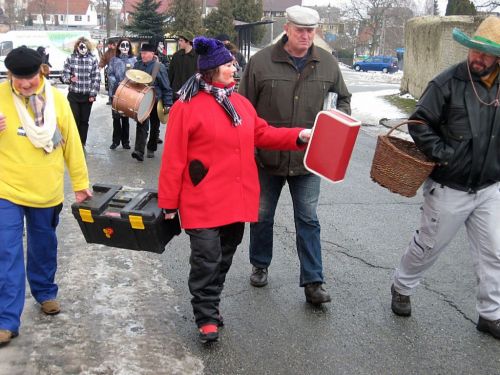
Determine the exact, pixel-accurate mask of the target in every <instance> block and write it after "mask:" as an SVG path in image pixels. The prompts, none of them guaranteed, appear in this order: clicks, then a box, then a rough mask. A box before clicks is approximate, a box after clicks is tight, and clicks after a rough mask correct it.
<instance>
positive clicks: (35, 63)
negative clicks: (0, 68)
mask: <svg viewBox="0 0 500 375" xmlns="http://www.w3.org/2000/svg"><path fill="white" fill-rule="evenodd" d="M40 65H42V56H40V54H39V53H38V52H37V51H35V50H34V49H31V48H28V47H26V46H21V47H18V48H14V49H13V50H12V51H10V52H9V54H8V55H7V57H6V58H5V67H6V68H7V69H8V70H9V71H10V72H11V73H12V74H13V75H14V76H16V77H32V76H34V75H35V74H36V73H38V71H39V70H40Z"/></svg>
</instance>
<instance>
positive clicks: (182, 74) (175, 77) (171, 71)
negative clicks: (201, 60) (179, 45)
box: [168, 49, 198, 98]
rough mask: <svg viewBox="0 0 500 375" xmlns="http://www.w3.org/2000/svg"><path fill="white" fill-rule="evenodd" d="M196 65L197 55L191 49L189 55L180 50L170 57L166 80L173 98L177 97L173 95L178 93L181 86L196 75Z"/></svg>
mask: <svg viewBox="0 0 500 375" xmlns="http://www.w3.org/2000/svg"><path fill="white" fill-rule="evenodd" d="M197 64H198V55H197V54H196V52H194V50H193V49H192V50H191V51H189V53H186V51H185V50H183V49H181V50H179V51H177V52H176V53H174V54H173V55H172V60H171V61H170V65H169V66H168V78H169V80H170V84H171V85H172V91H173V92H174V98H176V97H177V96H176V95H175V93H176V92H177V91H179V89H180V88H181V87H182V85H183V84H184V83H185V82H186V81H187V80H188V78H189V77H191V76H192V75H193V74H194V73H196V69H197Z"/></svg>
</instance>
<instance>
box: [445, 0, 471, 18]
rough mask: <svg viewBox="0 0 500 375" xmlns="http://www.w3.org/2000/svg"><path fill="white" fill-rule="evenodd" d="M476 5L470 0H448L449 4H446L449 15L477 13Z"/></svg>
mask: <svg viewBox="0 0 500 375" xmlns="http://www.w3.org/2000/svg"><path fill="white" fill-rule="evenodd" d="M476 13H477V12H476V7H475V6H474V4H473V3H472V2H471V1H469V0H448V5H447V6H446V15H447V16H453V15H456V16H459V15H460V16H466V15H471V16H473V15H475V14H476Z"/></svg>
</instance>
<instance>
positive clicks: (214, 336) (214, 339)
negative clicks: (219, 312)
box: [200, 333, 219, 344]
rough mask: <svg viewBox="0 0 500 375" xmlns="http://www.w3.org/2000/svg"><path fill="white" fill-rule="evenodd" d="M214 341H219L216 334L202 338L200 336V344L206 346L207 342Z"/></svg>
mask: <svg viewBox="0 0 500 375" xmlns="http://www.w3.org/2000/svg"><path fill="white" fill-rule="evenodd" d="M216 341H219V334H218V333H215V334H213V333H210V334H208V335H203V336H200V342H201V343H202V344H207V343H209V342H216Z"/></svg>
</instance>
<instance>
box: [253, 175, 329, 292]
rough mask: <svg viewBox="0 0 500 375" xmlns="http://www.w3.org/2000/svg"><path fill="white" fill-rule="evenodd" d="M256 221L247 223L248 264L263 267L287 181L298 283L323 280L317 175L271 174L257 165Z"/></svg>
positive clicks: (270, 249) (267, 260) (270, 251)
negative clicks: (248, 239) (258, 204)
mask: <svg viewBox="0 0 500 375" xmlns="http://www.w3.org/2000/svg"><path fill="white" fill-rule="evenodd" d="M259 179H260V189H261V190H260V207H259V222H258V223H252V224H250V263H252V265H254V266H255V267H259V268H267V267H269V265H270V264H271V259H272V257H273V226H274V214H275V212H276V206H277V204H278V200H279V197H280V194H281V190H282V189H283V186H284V185H285V182H288V185H289V188H290V194H291V196H292V201H293V216H294V220H295V231H296V243H297V253H298V256H299V261H300V286H304V285H306V284H309V283H314V282H323V264H322V261H321V240H320V230H321V228H320V225H319V221H318V215H317V213H316V209H317V207H318V199H319V189H320V178H319V177H318V176H316V175H314V174H307V175H302V176H273V175H270V174H268V173H267V172H265V171H264V170H263V169H262V168H259Z"/></svg>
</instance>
